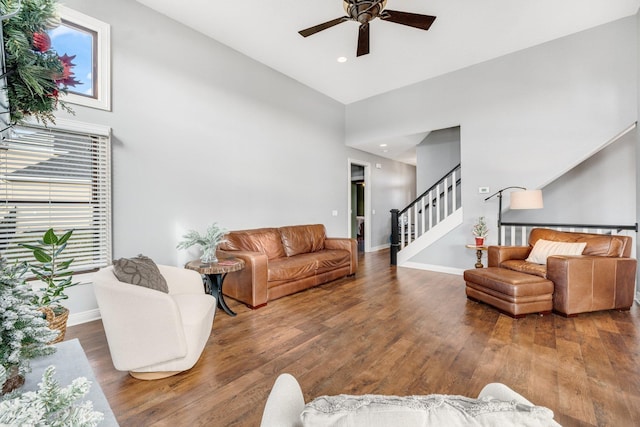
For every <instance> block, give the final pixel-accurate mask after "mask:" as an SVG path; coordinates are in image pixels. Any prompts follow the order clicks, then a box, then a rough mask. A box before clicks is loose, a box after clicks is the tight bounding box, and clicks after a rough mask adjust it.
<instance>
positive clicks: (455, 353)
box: [67, 251, 640, 427]
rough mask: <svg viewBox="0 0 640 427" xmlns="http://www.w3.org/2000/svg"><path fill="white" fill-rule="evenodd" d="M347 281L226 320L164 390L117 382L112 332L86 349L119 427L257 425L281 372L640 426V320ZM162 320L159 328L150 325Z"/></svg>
mask: <svg viewBox="0 0 640 427" xmlns="http://www.w3.org/2000/svg"><path fill="white" fill-rule="evenodd" d="M360 262H361V267H360V268H359V271H358V274H357V275H356V277H355V278H345V279H341V280H337V281H334V282H332V283H329V284H326V285H323V286H319V287H316V288H313V289H310V290H307V291H304V292H301V293H298V294H296V295H292V296H288V297H285V298H282V299H279V300H276V301H272V302H270V303H269V304H268V305H267V306H266V307H264V308H260V309H258V310H254V311H252V310H249V309H248V308H246V307H245V306H244V305H241V304H239V303H237V302H235V301H233V300H231V299H227V301H228V302H229V305H230V307H231V308H232V309H233V310H235V311H237V312H238V316H237V317H230V316H227V315H226V314H225V313H224V312H222V311H220V310H219V311H218V313H216V318H215V321H214V325H213V330H212V334H211V338H210V339H209V342H208V344H207V347H206V349H205V351H204V353H203V355H202V357H201V359H200V361H199V362H198V363H197V364H196V366H195V367H194V368H193V369H191V370H190V371H188V372H185V373H182V374H178V375H176V376H174V377H170V378H167V379H163V380H157V381H139V380H135V379H133V378H131V377H130V376H129V375H128V374H126V373H123V372H118V371H115V370H114V368H113V365H112V363H111V358H110V355H109V350H108V347H107V343H106V339H105V336H104V331H103V329H102V323H101V322H100V321H95V322H91V323H86V324H83V325H78V326H73V327H69V328H68V330H67V339H72V338H79V339H80V343H81V344H82V346H83V347H84V349H85V352H86V353H87V356H88V358H89V360H90V362H91V364H92V367H93V369H94V371H95V374H96V378H97V379H98V381H99V382H100V385H101V387H102V388H103V390H104V392H105V395H106V396H107V399H108V400H109V402H110V404H111V407H112V409H113V411H114V413H115V415H116V417H117V419H118V421H119V423H120V425H121V426H136V427H138V426H152V425H153V426H197V425H208V426H216V427H217V426H225V427H226V426H258V425H259V424H260V419H261V415H262V410H263V408H264V404H265V402H266V399H267V396H268V394H269V390H270V389H271V386H272V385H273V382H274V381H275V379H276V377H277V376H278V374H280V373H282V372H289V373H291V374H293V375H294V376H295V377H296V378H297V379H298V381H299V382H300V384H301V386H302V389H303V392H304V396H305V400H306V401H309V400H311V399H313V398H314V397H316V396H319V395H323V394H340V393H353V394H362V393H381V394H398V395H409V394H429V393H449V394H462V395H467V396H476V395H477V394H478V392H479V391H480V389H481V388H482V387H483V386H484V385H485V384H487V383H489V382H502V383H505V384H507V385H509V386H510V387H511V388H513V389H514V390H516V391H517V392H519V393H521V394H523V395H524V396H525V397H527V398H528V399H529V400H531V401H532V402H534V403H536V404H538V405H543V406H547V407H549V408H551V409H552V410H553V411H554V412H555V419H556V420H557V421H558V422H559V423H560V424H562V425H563V426H634V425H640V310H639V307H638V305H637V304H634V306H633V307H632V309H631V311H630V312H617V311H607V312H600V313H591V314H585V315H581V316H578V317H576V318H570V319H566V318H564V317H560V316H556V315H548V316H544V317H541V316H538V315H529V316H527V317H525V318H523V319H519V320H513V319H511V318H509V317H507V316H505V315H501V314H499V313H497V312H496V311H495V310H493V309H491V308H490V307H488V306H486V305H483V304H478V303H474V302H471V301H467V299H466V297H465V292H464V281H463V279H462V277H461V276H455V275H448V274H441V273H433V272H426V271H419V270H412V269H406V268H397V269H396V268H394V267H390V266H389V261H388V252H387V251H382V252H378V253H372V254H367V255H366V256H364V257H362V258H361V259H360ZM150 320H151V319H150Z"/></svg>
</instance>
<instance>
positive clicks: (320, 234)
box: [279, 224, 326, 256]
mask: <svg viewBox="0 0 640 427" xmlns="http://www.w3.org/2000/svg"><path fill="white" fill-rule="evenodd" d="M279 230H280V236H281V238H282V245H283V246H284V251H285V253H286V254H287V256H294V255H299V254H306V253H309V252H316V251H319V250H322V249H324V239H325V238H326V232H325V229H324V225H322V224H313V225H293V226H289V227H281V228H280V229H279Z"/></svg>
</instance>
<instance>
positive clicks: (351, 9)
mask: <svg viewBox="0 0 640 427" xmlns="http://www.w3.org/2000/svg"><path fill="white" fill-rule="evenodd" d="M342 3H343V4H342V5H343V7H344V10H345V11H346V12H347V15H348V16H342V17H340V18H336V19H332V20H331V21H327V22H325V23H322V24H319V25H315V26H313V27H310V28H307V29H305V30H302V31H298V33H300V35H301V36H303V37H309V36H310V35H312V34H315V33H318V32H320V31H322V30H326V29H327V28H331V27H333V26H335V25H338V24H341V23H343V22H346V21H356V22H359V23H360V28H359V31H358V51H357V56H362V55H366V54H368V53H369V22H370V21H371V20H373V19H375V18H380V19H382V20H383V21H389V22H395V23H396V24H402V25H408V26H409V27H414V28H419V29H421V30H428V29H429V27H431V24H433V21H435V20H436V17H435V16H430V15H420V14H417V13H409V12H399V11H397V10H389V9H385V8H384V7H385V6H386V5H387V0H343V2H342Z"/></svg>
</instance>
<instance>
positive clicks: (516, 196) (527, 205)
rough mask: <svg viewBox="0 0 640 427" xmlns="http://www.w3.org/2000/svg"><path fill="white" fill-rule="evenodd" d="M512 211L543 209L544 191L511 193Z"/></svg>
mask: <svg viewBox="0 0 640 427" xmlns="http://www.w3.org/2000/svg"><path fill="white" fill-rule="evenodd" d="M510 196H511V203H510V206H509V207H510V208H511V209H542V208H543V207H544V203H543V201H542V190H523V191H514V192H512V193H511V195H510Z"/></svg>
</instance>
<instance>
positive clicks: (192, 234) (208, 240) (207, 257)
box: [176, 222, 228, 263]
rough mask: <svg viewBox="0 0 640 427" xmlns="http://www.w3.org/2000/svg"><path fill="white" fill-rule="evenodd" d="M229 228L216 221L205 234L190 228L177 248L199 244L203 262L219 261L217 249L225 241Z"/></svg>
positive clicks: (186, 247)
mask: <svg viewBox="0 0 640 427" xmlns="http://www.w3.org/2000/svg"><path fill="white" fill-rule="evenodd" d="M227 231H228V230H227V229H225V228H224V227H221V226H219V225H218V223H217V222H214V223H213V224H211V225H210V226H209V228H207V232H206V233H205V234H204V235H203V234H200V233H198V232H197V231H195V230H190V231H189V232H188V233H187V234H185V235H184V236H182V237H183V238H184V240H183V241H181V242H180V243H178V246H177V247H176V248H177V249H188V248H190V247H191V246H193V245H199V246H200V247H202V251H203V253H202V256H201V257H200V260H201V261H202V262H203V263H212V262H218V258H217V257H216V249H217V247H218V245H219V244H220V243H222V242H225V241H226V239H225V238H224V236H225V235H226V234H227Z"/></svg>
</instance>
